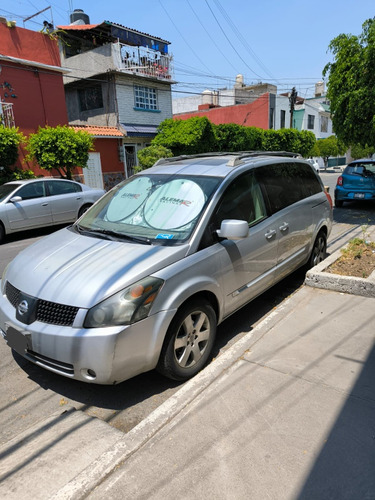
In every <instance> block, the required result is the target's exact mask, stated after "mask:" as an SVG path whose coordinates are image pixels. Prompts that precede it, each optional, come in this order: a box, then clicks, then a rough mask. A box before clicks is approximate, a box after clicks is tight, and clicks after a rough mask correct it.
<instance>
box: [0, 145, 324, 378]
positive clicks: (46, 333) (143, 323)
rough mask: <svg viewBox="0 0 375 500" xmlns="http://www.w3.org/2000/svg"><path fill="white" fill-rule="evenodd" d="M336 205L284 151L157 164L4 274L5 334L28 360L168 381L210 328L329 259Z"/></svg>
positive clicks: (192, 357) (201, 353)
mask: <svg viewBox="0 0 375 500" xmlns="http://www.w3.org/2000/svg"><path fill="white" fill-rule="evenodd" d="M331 225H332V203H331V200H330V196H329V194H328V193H326V192H325V190H324V187H323V185H322V182H321V180H320V178H319V176H318V174H317V173H316V172H315V170H314V168H313V167H312V166H311V165H310V164H309V163H307V162H306V161H303V160H301V159H298V158H297V157H296V155H293V154H288V153H279V154H277V153H254V152H249V153H237V154H236V153H226V154H214V153H212V154H206V155H195V156H182V157H175V158H169V159H165V160H159V162H157V164H155V166H154V167H152V168H150V169H147V170H144V171H142V172H141V173H139V174H137V175H135V176H133V177H131V178H129V179H127V180H125V181H124V182H122V183H120V184H119V185H117V186H116V187H115V188H113V189H112V190H111V191H109V192H108V193H107V194H105V195H104V196H103V197H102V198H101V199H100V200H99V201H98V202H96V204H95V205H93V206H92V207H91V208H90V209H89V210H88V211H87V212H86V213H85V214H84V215H83V216H82V217H81V218H80V219H79V220H78V221H77V222H75V223H74V224H73V225H72V226H70V227H66V228H64V229H62V230H60V231H58V232H55V233H53V234H51V235H49V236H47V237H45V238H43V239H41V240H39V241H38V242H36V243H35V244H33V245H31V246H29V247H28V248H26V249H25V250H24V251H23V252H21V253H20V254H19V255H18V256H17V257H16V258H15V259H14V260H13V261H12V262H11V263H10V264H9V266H8V267H7V269H6V270H5V271H4V274H3V277H2V281H1V294H0V333H1V334H2V336H3V337H4V339H5V341H6V342H7V344H8V345H9V347H11V348H12V349H14V350H15V351H16V352H17V353H19V354H20V355H22V356H23V357H25V358H26V359H28V360H29V361H31V362H33V363H35V364H37V365H39V366H41V367H43V368H46V369H48V370H51V371H53V372H55V373H58V374H61V375H64V376H66V377H69V378H73V379H77V380H81V381H85V382H92V383H97V384H116V383H119V382H121V381H123V380H126V379H129V378H130V377H134V376H135V375H137V374H139V373H142V372H145V371H148V370H152V369H155V368H156V369H157V370H158V371H159V372H161V373H162V374H164V375H166V376H167V377H170V378H172V379H175V380H185V379H188V378H190V377H192V376H194V375H195V374H196V373H197V372H198V371H199V370H201V369H202V368H203V367H204V365H205V364H206V363H207V362H208V360H209V359H210V354H211V351H212V347H213V344H214V340H215V333H216V327H217V325H218V324H219V323H221V322H222V321H223V320H224V319H226V318H228V316H230V315H231V314H233V313H234V312H235V311H237V310H238V309H239V308H241V307H242V306H243V305H244V304H247V303H248V302H249V301H251V300H252V299H254V298H255V297H257V296H258V295H259V294H261V293H262V292H264V291H265V290H267V289H268V288H269V287H271V286H272V285H274V284H275V283H276V282H278V281H279V280H281V279H282V278H284V277H285V276H287V275H288V274H289V273H291V272H292V271H294V270H296V269H297V268H299V267H301V266H306V268H307V267H311V266H314V265H315V264H317V263H318V262H320V261H321V260H322V259H324V257H325V253H326V246H327V237H328V235H329V234H330V231H331Z"/></svg>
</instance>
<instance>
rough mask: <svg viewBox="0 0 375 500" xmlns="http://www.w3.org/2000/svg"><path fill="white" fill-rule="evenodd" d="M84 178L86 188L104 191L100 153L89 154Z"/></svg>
mask: <svg viewBox="0 0 375 500" xmlns="http://www.w3.org/2000/svg"><path fill="white" fill-rule="evenodd" d="M83 178H84V180H85V184H86V186H89V187H92V188H97V189H104V184H103V173H102V164H101V161H100V153H89V159H88V162H87V167H86V168H84V169H83Z"/></svg>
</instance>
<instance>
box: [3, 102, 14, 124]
mask: <svg viewBox="0 0 375 500" xmlns="http://www.w3.org/2000/svg"><path fill="white" fill-rule="evenodd" d="M0 125H4V127H8V128H11V127H15V126H16V125H15V122H14V115H13V104H12V103H10V102H9V103H8V102H1V101H0Z"/></svg>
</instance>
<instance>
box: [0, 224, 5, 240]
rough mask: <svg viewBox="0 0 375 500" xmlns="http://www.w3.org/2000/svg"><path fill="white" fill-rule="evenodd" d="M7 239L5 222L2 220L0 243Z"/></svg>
mask: <svg viewBox="0 0 375 500" xmlns="http://www.w3.org/2000/svg"><path fill="white" fill-rule="evenodd" d="M4 241H5V229H4V226H3V224H2V223H1V222H0V245H1V244H2V243H4Z"/></svg>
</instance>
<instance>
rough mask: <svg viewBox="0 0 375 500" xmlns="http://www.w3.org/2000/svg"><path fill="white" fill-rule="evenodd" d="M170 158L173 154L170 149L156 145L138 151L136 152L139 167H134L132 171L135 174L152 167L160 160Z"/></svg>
mask: <svg viewBox="0 0 375 500" xmlns="http://www.w3.org/2000/svg"><path fill="white" fill-rule="evenodd" d="M171 156H173V154H172V151H171V150H170V149H168V148H165V147H164V146H158V145H156V144H154V145H151V146H148V147H147V148H143V149H140V150H139V151H138V160H139V166H138V165H137V166H135V167H134V170H135V172H139V171H141V170H145V169H146V168H150V167H152V166H153V165H154V163H155V162H157V161H158V160H160V158H170V157H171Z"/></svg>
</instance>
